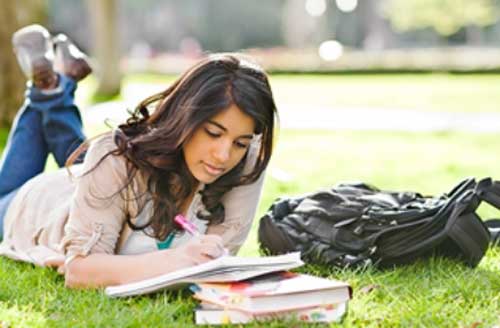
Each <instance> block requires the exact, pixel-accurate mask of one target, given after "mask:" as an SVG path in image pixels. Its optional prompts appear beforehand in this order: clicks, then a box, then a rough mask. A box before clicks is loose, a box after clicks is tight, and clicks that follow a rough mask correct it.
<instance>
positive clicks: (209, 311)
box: [191, 271, 351, 324]
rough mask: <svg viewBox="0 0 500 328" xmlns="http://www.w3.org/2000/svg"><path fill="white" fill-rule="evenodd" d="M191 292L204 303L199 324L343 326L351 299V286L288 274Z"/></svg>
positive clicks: (203, 285)
mask: <svg viewBox="0 0 500 328" xmlns="http://www.w3.org/2000/svg"><path fill="white" fill-rule="evenodd" d="M191 290H192V291H193V292H194V297H195V298H196V299H198V300H200V301H201V304H200V306H199V307H198V309H196V311H195V321H196V323H197V324H228V323H247V322H251V321H268V320H275V319H291V320H299V321H305V322H339V321H340V320H342V318H343V316H344V315H345V313H346V312H347V302H348V301H349V299H350V298H351V288H350V287H349V285H348V284H347V283H344V282H341V281H337V280H331V279H324V278H320V277H315V276H311V275H307V274H299V273H293V272H287V271H281V272H275V273H270V274H267V275H264V276H258V277H255V278H251V279H247V280H244V281H239V282H226V283H198V284H194V285H192V286H191Z"/></svg>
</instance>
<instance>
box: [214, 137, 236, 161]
mask: <svg viewBox="0 0 500 328" xmlns="http://www.w3.org/2000/svg"><path fill="white" fill-rule="evenodd" d="M231 145H232V143H230V142H228V141H221V142H218V143H217V145H216V146H215V149H214V152H213V156H214V158H215V160H217V162H218V163H217V164H224V163H226V162H227V161H228V160H229V158H231Z"/></svg>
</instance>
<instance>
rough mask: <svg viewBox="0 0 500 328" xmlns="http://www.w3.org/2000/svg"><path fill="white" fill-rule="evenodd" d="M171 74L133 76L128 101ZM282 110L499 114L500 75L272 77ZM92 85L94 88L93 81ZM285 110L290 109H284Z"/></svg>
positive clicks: (128, 83)
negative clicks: (364, 110)
mask: <svg viewBox="0 0 500 328" xmlns="http://www.w3.org/2000/svg"><path fill="white" fill-rule="evenodd" d="M172 80H173V77H172V76H167V77H166V76H163V75H151V74H148V75H140V74H136V75H130V76H127V77H126V79H125V83H124V86H125V90H124V92H123V94H124V95H125V96H124V98H125V99H127V100H130V101H131V102H132V103H135V102H136V101H139V100H140V99H142V98H144V97H145V96H147V95H148V94H149V93H150V92H151V91H155V90H158V91H160V90H161V89H162V87H163V86H164V85H166V84H167V83H168V82H169V81H172ZM270 80H271V84H272V87H273V91H274V94H275V98H276V103H277V104H278V107H279V106H280V105H281V106H285V105H294V106H303V107H304V109H307V108H310V107H314V108H328V109H332V110H334V109H336V108H342V109H344V108H371V107H373V108H383V109H398V110H400V109H403V110H408V109H410V110H422V111H447V112H499V111H500V106H498V104H500V93H499V92H498V85H499V84H500V75H498V74H466V75H457V74H445V73H434V74H385V75H384V74H382V75H375V74H372V75H362V74H360V75H282V74H278V75H271V76H270ZM88 84H92V82H91V80H89V82H88ZM285 107H286V106H285Z"/></svg>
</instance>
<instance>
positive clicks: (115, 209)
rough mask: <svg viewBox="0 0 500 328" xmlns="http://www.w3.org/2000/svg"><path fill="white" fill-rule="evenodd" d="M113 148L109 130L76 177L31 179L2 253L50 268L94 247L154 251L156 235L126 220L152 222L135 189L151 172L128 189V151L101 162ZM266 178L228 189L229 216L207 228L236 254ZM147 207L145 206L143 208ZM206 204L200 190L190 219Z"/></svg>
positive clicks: (13, 208)
mask: <svg viewBox="0 0 500 328" xmlns="http://www.w3.org/2000/svg"><path fill="white" fill-rule="evenodd" d="M113 149H116V145H115V143H114V141H113V136H112V134H111V133H109V134H106V135H104V136H102V137H100V138H98V139H96V140H94V141H93V142H92V144H91V146H90V147H89V149H88V151H87V154H86V156H85V160H84V162H83V163H82V164H79V165H74V166H73V167H72V168H71V169H70V171H71V173H72V174H71V175H70V174H69V172H70V171H69V170H68V169H64V168H63V169H60V170H58V171H55V172H49V173H42V174H39V175H38V176H36V177H34V178H32V179H31V180H29V181H28V182H26V183H25V184H24V185H23V186H22V187H21V188H20V190H19V192H18V193H17V195H16V196H15V197H14V199H13V200H12V202H11V204H10V205H9V208H8V209H7V213H6V215H5V221H4V239H3V241H2V243H0V255H4V256H8V257H10V258H13V259H16V260H21V261H26V262H31V263H34V264H36V265H41V266H43V265H44V263H45V261H46V260H47V259H49V258H51V257H64V258H65V259H66V261H69V260H71V259H72V258H74V257H75V256H87V255H89V254H92V253H108V254H124V253H141V252H146V251H151V245H155V243H154V239H152V238H150V237H145V235H144V236H142V238H137V234H136V231H133V230H132V229H131V228H130V227H129V225H128V224H127V222H126V221H127V217H130V218H131V220H132V222H139V223H140V222H146V221H145V220H147V218H148V217H147V216H148V215H149V213H150V212H149V211H148V206H141V205H143V204H140V201H141V198H139V199H137V198H136V197H135V196H134V193H133V192H134V190H133V189H132V188H135V191H136V194H141V193H142V191H144V190H145V189H144V188H145V186H146V182H145V178H144V176H143V175H142V174H137V175H136V177H134V179H133V181H132V183H131V184H130V185H129V187H128V188H125V189H123V188H121V187H123V186H124V185H125V182H126V181H127V170H126V159H125V158H124V157H123V156H114V155H110V156H107V157H106V158H105V159H104V160H103V161H102V162H101V163H100V164H99V165H97V166H96V164H97V163H98V162H99V161H100V160H101V158H102V157H103V156H104V155H105V154H107V153H108V152H109V151H110V150H113ZM248 151H249V153H248V154H247V157H246V158H247V163H246V164H245V170H248V169H250V168H251V167H252V165H254V163H255V158H256V156H257V151H256V150H255V149H252V147H251V148H250V149H249V150H248ZM92 169H93V170H92ZM89 171H90V173H88V174H82V173H84V172H89ZM263 180H264V174H262V175H261V177H260V178H259V179H258V180H257V181H256V182H254V183H252V184H249V185H244V186H239V187H235V188H233V189H231V190H230V191H229V192H227V193H226V194H225V195H224V196H223V198H222V203H223V205H224V207H225V219H224V222H222V223H221V224H217V225H208V226H205V227H202V230H204V231H205V233H207V234H217V235H220V236H221V237H222V240H223V243H224V245H225V246H226V247H227V248H228V249H229V250H230V252H231V253H232V254H235V253H236V252H237V251H238V249H239V248H240V247H241V245H242V244H243V242H244V241H245V239H246V237H247V235H248V232H249V231H250V228H251V225H252V221H253V218H254V216H255V213H256V209H257V205H258V201H259V198H260V193H261V190H262V186H263ZM202 187H203V186H201V188H202ZM120 189H122V190H120ZM119 190H120V191H119ZM117 191H119V192H118V193H117ZM142 194H143V195H147V192H146V193H142ZM144 198H145V199H146V198H148V197H144ZM141 207H144V210H142V211H139V210H138V209H139V208H141ZM203 209H204V205H203V203H202V201H201V197H200V195H199V194H198V193H196V195H195V197H194V198H193V200H192V202H191V204H190V206H189V208H188V213H187V219H188V220H191V221H193V222H197V224H200V220H199V219H198V218H196V213H198V212H199V211H200V210H203ZM204 222H205V221H204Z"/></svg>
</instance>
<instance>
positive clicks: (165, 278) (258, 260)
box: [105, 252, 304, 297]
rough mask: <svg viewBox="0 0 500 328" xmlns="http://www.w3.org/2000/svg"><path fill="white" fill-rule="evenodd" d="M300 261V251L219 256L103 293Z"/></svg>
mask: <svg viewBox="0 0 500 328" xmlns="http://www.w3.org/2000/svg"><path fill="white" fill-rule="evenodd" d="M303 264H304V263H303V262H302V261H301V259H300V253H299V252H295V253H290V254H285V255H278V256H267V257H238V256H222V257H220V258H218V259H215V260H213V261H209V262H206V263H203V264H200V265H197V266H193V267H190V268H186V269H182V270H177V271H174V272H170V273H166V274H163V275H160V276H158V277H154V278H150V279H145V280H141V281H137V282H133V283H129V284H123V285H117V286H110V287H107V288H106V290H105V292H106V295H108V296H111V297H124V296H133V295H140V294H148V293H153V292H156V291H159V290H163V289H176V288H180V287H183V286H184V285H186V284H189V283H201V282H228V281H240V280H244V279H248V278H251V277H256V276H260V275H263V274H266V273H270V272H275V271H282V270H290V269H293V268H297V267H299V266H301V265H303Z"/></svg>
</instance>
